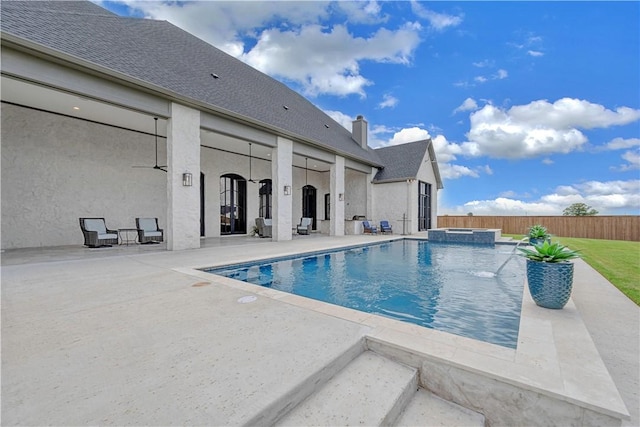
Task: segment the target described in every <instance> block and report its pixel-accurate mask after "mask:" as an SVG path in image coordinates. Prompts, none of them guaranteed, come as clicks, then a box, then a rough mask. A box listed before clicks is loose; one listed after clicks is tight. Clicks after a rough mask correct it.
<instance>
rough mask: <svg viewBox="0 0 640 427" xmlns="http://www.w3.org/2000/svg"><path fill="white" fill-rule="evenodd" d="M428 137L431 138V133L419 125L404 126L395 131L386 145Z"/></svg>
mask: <svg viewBox="0 0 640 427" xmlns="http://www.w3.org/2000/svg"><path fill="white" fill-rule="evenodd" d="M428 138H431V135H429V132H428V131H427V130H425V129H421V128H419V127H412V128H404V129H402V130H400V131H399V132H396V133H395V134H394V135H393V137H392V138H391V139H390V140H389V143H388V144H387V145H398V144H405V143H407V142H414V141H422V140H423V139H428Z"/></svg>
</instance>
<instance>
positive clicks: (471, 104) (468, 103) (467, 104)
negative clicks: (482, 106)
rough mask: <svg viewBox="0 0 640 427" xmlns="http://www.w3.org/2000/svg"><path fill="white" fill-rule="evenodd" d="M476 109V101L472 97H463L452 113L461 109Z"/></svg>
mask: <svg viewBox="0 0 640 427" xmlns="http://www.w3.org/2000/svg"><path fill="white" fill-rule="evenodd" d="M477 109H478V103H477V102H476V101H475V100H474V99H473V98H467V99H465V100H464V101H463V102H462V104H460V105H459V106H458V107H457V108H456V109H455V110H453V113H454V114H455V113H459V112H461V111H474V110H477Z"/></svg>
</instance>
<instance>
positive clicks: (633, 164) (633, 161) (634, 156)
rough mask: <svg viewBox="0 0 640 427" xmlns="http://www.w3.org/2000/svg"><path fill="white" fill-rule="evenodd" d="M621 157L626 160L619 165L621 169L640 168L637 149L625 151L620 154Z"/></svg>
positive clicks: (639, 153)
mask: <svg viewBox="0 0 640 427" xmlns="http://www.w3.org/2000/svg"><path fill="white" fill-rule="evenodd" d="M622 159H623V160H626V161H627V163H626V164H624V165H622V166H620V170H621V171H623V172H624V171H629V170H636V169H640V152H638V151H626V152H625V153H624V154H623V155H622Z"/></svg>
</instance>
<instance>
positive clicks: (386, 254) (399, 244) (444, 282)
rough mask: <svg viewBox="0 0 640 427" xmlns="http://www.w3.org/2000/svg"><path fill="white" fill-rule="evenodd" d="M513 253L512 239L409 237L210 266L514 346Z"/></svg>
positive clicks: (516, 268)
mask: <svg viewBox="0 0 640 427" xmlns="http://www.w3.org/2000/svg"><path fill="white" fill-rule="evenodd" d="M511 255H512V248H511V247H510V246H505V245H495V246H494V245H469V244H447V243H433V242H432V243H429V242H428V241H421V240H410V239H405V240H397V241H394V242H387V243H382V244H374V245H367V246H359V247H352V248H348V249H344V250H338V251H331V252H323V253H313V254H305V255H301V256H298V257H288V258H280V259H272V260H263V261H257V262H254V263H249V264H240V265H231V266H225V267H218V268H211V269H206V270H205V271H208V272H210V273H214V274H218V275H222V276H226V277H230V278H233V279H237V280H242V281H245V282H249V283H253V284H256V285H260V286H264V287H268V288H272V289H277V290H280V291H284V292H289V293H292V294H296V295H301V296H305V297H308V298H313V299H316V300H319V301H324V302H328V303H332V304H337V305H341V306H344V307H349V308H353V309H356V310H360V311H364V312H367V313H375V314H378V315H382V316H387V317H390V318H393V319H397V320H401V321H406V322H410V323H414V324H417V325H420V326H424V327H427V328H432V329H437V330H439V331H444V332H449V333H452V334H456V335H461V336H464V337H468V338H473V339H477V340H481V341H486V342H489V343H493V344H498V345H501V346H505V347H509V348H515V347H516V344H517V340H518V329H519V324H520V307H521V303H522V293H523V285H524V260H522V259H521V257H518V256H513V257H511ZM510 257H511V259H510V260H509V262H507V264H506V265H505V267H504V269H503V270H502V271H501V273H500V275H498V276H496V275H495V274H494V273H495V272H496V271H497V270H498V268H499V267H500V266H501V265H502V264H503V263H504V262H505V261H507V259H509V258H510Z"/></svg>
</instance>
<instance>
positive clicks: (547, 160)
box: [542, 157, 554, 165]
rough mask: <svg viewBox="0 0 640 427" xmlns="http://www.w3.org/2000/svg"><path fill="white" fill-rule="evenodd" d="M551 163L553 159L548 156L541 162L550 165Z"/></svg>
mask: <svg viewBox="0 0 640 427" xmlns="http://www.w3.org/2000/svg"><path fill="white" fill-rule="evenodd" d="M553 163H554V161H553V160H551V159H550V158H548V157H546V158H544V159H542V164H545V165H552V164H553Z"/></svg>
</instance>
